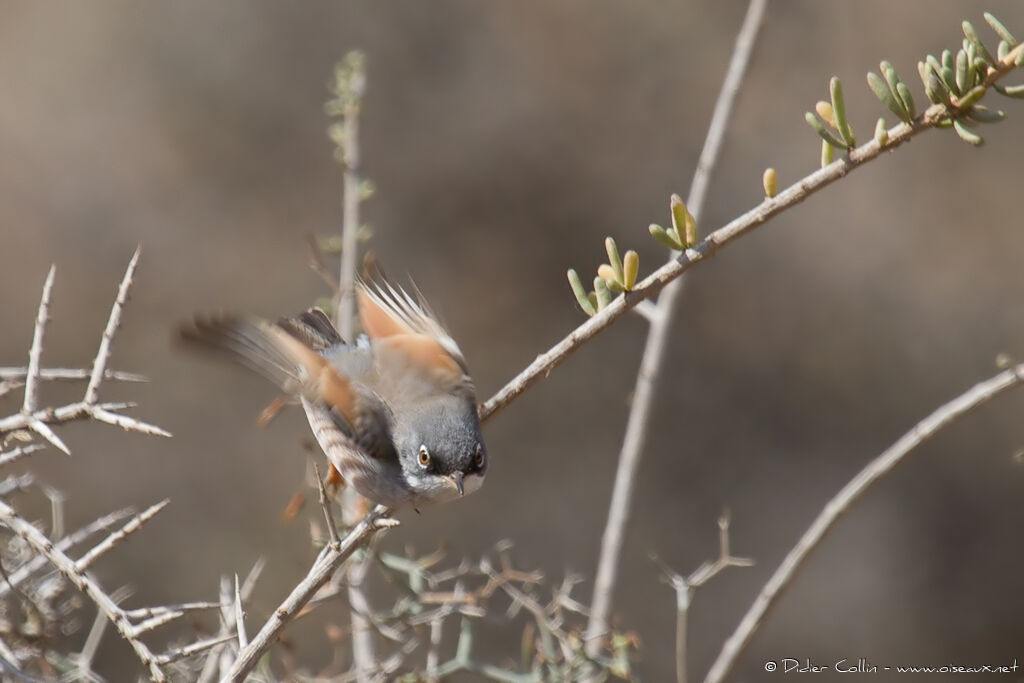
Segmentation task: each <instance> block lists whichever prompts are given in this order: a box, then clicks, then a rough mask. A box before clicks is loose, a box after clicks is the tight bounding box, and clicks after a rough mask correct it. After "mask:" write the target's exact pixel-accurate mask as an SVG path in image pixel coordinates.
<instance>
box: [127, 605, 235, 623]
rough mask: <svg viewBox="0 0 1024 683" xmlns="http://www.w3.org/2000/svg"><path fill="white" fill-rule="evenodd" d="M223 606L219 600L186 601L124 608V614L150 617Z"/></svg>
mask: <svg viewBox="0 0 1024 683" xmlns="http://www.w3.org/2000/svg"><path fill="white" fill-rule="evenodd" d="M221 607H223V605H221V604H220V603H219V602H185V603H182V604H180V605H161V606H160V607H140V608H138V609H129V610H124V615H125V616H126V617H128V618H129V619H149V618H150V617H157V616H161V615H163V614H169V613H171V612H175V613H181V614H186V613H189V612H206V611H208V610H211V609H220V608H221Z"/></svg>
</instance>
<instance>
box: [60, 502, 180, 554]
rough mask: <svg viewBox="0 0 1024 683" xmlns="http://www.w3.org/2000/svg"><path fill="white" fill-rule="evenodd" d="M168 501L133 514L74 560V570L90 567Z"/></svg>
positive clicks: (153, 515)
mask: <svg viewBox="0 0 1024 683" xmlns="http://www.w3.org/2000/svg"><path fill="white" fill-rule="evenodd" d="M170 502H171V501H170V499H169V498H165V499H164V500H162V501H160V502H159V503H157V504H156V505H152V506H150V507H149V508H148V509H146V510H144V511H143V512H141V513H139V514H137V515H135V517H133V518H132V519H131V520H129V521H128V523H127V524H125V525H124V526H123V527H121V528H120V529H118V530H117V531H115V532H114V533H112V534H110V535H109V536H107V537H106V538H105V539H103V540H102V541H100V542H99V543H97V544H96V545H95V546H94V547H93V548H92V549H91V550H89V552H87V553H86V554H85V555H83V556H82V557H81V558H80V559H79V560H78V561H77V562H75V569H76V571H78V572H84V571H85V570H86V569H88V568H89V567H91V566H92V564H93V563H94V562H95V561H96V560H98V559H99V558H100V557H102V556H103V555H104V554H106V553H107V552H109V551H110V550H112V549H113V548H114V547H115V546H116V545H118V544H119V543H121V542H122V541H123V540H124V539H126V538H128V536H130V535H131V534H133V533H135V532H136V531H138V530H139V529H141V528H142V526H143V525H144V524H145V523H146V522H148V521H149V520H151V519H153V517H155V516H156V515H157V513H158V512H160V511H161V510H163V509H164V508H165V507H167V505H168V504H169V503H170Z"/></svg>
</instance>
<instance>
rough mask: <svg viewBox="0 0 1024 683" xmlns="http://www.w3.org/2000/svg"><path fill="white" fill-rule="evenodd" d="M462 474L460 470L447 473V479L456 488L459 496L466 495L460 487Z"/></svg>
mask: <svg viewBox="0 0 1024 683" xmlns="http://www.w3.org/2000/svg"><path fill="white" fill-rule="evenodd" d="M463 476H464V475H463V474H462V472H452V473H451V474H449V475H448V479H449V480H450V481H451V482H452V484H453V485H454V486H455V488H456V490H458V492H459V495H460V496H464V495H466V492H465V490H464V489H463V488H462V479H463Z"/></svg>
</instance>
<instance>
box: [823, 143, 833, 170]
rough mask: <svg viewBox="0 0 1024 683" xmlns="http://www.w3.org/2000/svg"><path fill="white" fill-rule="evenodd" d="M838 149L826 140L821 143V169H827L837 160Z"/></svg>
mask: <svg viewBox="0 0 1024 683" xmlns="http://www.w3.org/2000/svg"><path fill="white" fill-rule="evenodd" d="M835 153H836V148H835V147H833V146H832V145H830V144H828V143H827V142H825V141H824V140H822V141H821V167H822V168H825V167H826V166H828V165H829V164H831V163H832V161H833V160H834V159H835Z"/></svg>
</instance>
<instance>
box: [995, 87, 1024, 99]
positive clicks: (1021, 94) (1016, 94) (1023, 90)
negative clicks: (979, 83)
mask: <svg viewBox="0 0 1024 683" xmlns="http://www.w3.org/2000/svg"><path fill="white" fill-rule="evenodd" d="M994 87H995V89H996V92H998V93H999V94H1000V95H1006V96H1007V97H1013V98H1015V99H1022V98H1024V83H1022V84H1020V85H999V84H998V83H996V84H995V86H994Z"/></svg>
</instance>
